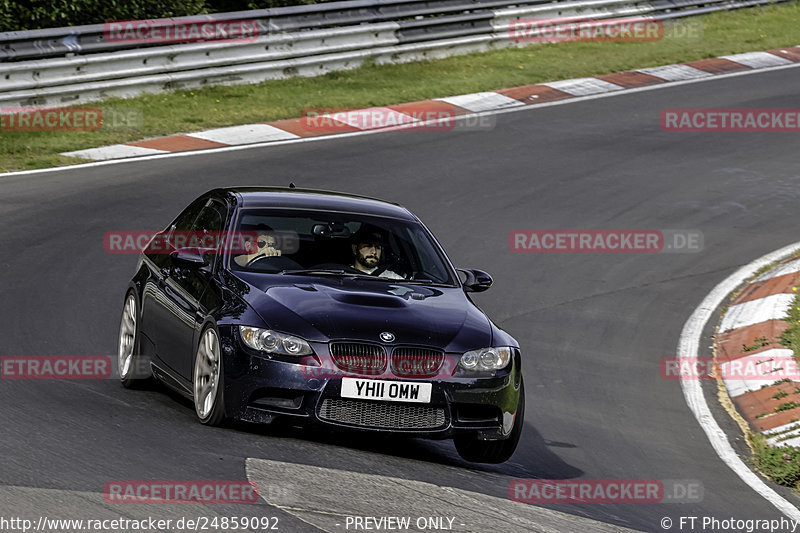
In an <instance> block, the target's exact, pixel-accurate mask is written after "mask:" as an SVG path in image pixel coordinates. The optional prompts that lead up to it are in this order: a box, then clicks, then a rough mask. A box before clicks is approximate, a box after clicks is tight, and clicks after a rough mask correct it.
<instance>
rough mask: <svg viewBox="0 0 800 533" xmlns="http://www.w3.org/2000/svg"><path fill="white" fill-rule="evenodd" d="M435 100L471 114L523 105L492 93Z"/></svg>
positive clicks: (461, 95)
mask: <svg viewBox="0 0 800 533" xmlns="http://www.w3.org/2000/svg"><path fill="white" fill-rule="evenodd" d="M436 100H440V101H442V102H447V103H448V104H453V105H456V106H458V107H463V108H464V109H466V110H467V111H473V112H480V111H491V110H495V109H504V108H508V107H518V106H524V105H525V104H523V103H522V102H520V101H519V100H514V99H513V98H509V97H508V96H505V95H503V94H500V93H496V92H492V91H487V92H483V93H472V94H460V95H458V96H448V97H447V98H436Z"/></svg>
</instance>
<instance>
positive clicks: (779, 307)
mask: <svg viewBox="0 0 800 533" xmlns="http://www.w3.org/2000/svg"><path fill="white" fill-rule="evenodd" d="M792 300H794V294H786V293H780V294H771V295H769V296H767V297H765V298H759V299H758V300H751V301H749V302H744V303H741V304H736V305H732V306H730V307H729V308H728V312H727V313H725V316H724V317H722V322H720V325H719V332H720V333H724V332H726V331H730V330H732V329H737V328H743V327H745V326H752V325H753V324H758V323H760V322H766V321H767V320H777V319H781V318H783V317H785V316H786V312H787V311H788V310H789V308H790V307H792Z"/></svg>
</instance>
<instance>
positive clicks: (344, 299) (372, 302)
mask: <svg viewBox="0 0 800 533" xmlns="http://www.w3.org/2000/svg"><path fill="white" fill-rule="evenodd" d="M296 279H297V278H295V281H294V282H288V283H279V284H275V283H274V282H272V283H269V284H266V283H264V284H258V283H257V282H256V283H254V282H253V281H250V280H248V281H250V284H251V285H252V286H253V288H254V289H255V290H251V291H248V293H247V294H246V295H245V300H246V301H247V302H248V304H249V305H250V306H252V307H253V309H254V310H255V311H256V312H257V313H258V314H259V315H260V316H261V317H262V319H263V320H264V322H265V323H266V325H267V326H268V327H270V328H273V329H275V330H278V331H283V332H285V333H292V334H296V335H300V336H301V337H303V338H305V339H307V340H309V341H316V342H328V341H330V340H333V339H349V340H362V341H369V342H381V339H380V337H379V335H380V334H381V333H383V332H389V333H392V334H393V335H394V337H395V339H394V341H393V343H394V344H416V345H426V346H437V347H440V348H443V349H445V350H446V351H451V352H452V351H464V350H469V349H474V348H479V347H484V346H490V345H491V341H492V329H491V324H490V322H489V319H488V318H487V317H486V315H484V314H483V312H482V311H481V310H480V309H478V308H477V307H476V306H475V305H474V304H473V303H472V301H470V299H469V298H467V296H466V294H464V292H463V290H462V289H461V288H458V287H433V286H423V285H416V284H403V283H402V282H400V283H393V282H384V281H376V280H361V279H357V278H356V279H353V278H344V279H335V280H330V281H328V280H325V281H319V280H317V279H315V280H308V281H305V280H301V281H296ZM270 281H273V280H270ZM259 285H261V286H259Z"/></svg>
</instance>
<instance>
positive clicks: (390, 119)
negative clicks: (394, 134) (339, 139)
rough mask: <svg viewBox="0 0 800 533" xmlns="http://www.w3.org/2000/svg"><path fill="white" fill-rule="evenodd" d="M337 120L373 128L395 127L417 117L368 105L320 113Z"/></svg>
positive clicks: (353, 125)
mask: <svg viewBox="0 0 800 533" xmlns="http://www.w3.org/2000/svg"><path fill="white" fill-rule="evenodd" d="M322 116H323V117H325V118H331V119H333V120H336V121H338V122H343V123H345V124H347V125H348V126H352V127H354V128H358V129H360V130H374V129H379V128H396V127H397V126H400V125H401V124H408V123H410V122H416V121H417V119H415V118H413V117H411V116H409V115H406V114H405V113H401V112H399V111H395V110H394V109H389V108H388V107H368V108H365V109H354V110H352V111H342V112H341V113H330V114H327V115H322Z"/></svg>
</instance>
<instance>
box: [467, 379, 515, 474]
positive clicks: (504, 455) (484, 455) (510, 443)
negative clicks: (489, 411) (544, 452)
mask: <svg viewBox="0 0 800 533" xmlns="http://www.w3.org/2000/svg"><path fill="white" fill-rule="evenodd" d="M524 419H525V385H524V383H522V381H520V384H519V401H518V403H517V412H516V414H514V426H513V427H512V428H511V432H510V433H509V435H508V437H506V438H505V439H502V440H479V439H477V438H476V437H475V436H474V435H462V436H457V437H455V438H454V439H453V443H454V444H455V445H456V451H457V452H458V455H460V456H461V457H462V459H465V460H467V461H470V462H471V463H492V464H497V463H504V462H506V461H508V460H509V459H510V458H511V456H512V455H514V450H516V449H517V444H518V443H519V438H520V436H521V435H522V426H523V424H524Z"/></svg>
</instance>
